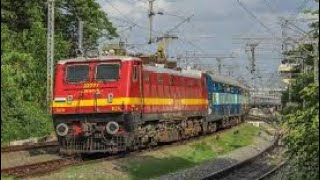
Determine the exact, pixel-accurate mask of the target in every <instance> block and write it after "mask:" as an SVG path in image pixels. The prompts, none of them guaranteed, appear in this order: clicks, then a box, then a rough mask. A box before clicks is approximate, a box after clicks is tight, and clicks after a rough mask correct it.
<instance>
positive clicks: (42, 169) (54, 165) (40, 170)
mask: <svg viewBox="0 0 320 180" xmlns="http://www.w3.org/2000/svg"><path fill="white" fill-rule="evenodd" d="M231 129H232V128H227V129H222V130H219V131H217V132H215V133H214V134H206V135H201V136H196V137H192V138H189V139H185V140H182V141H178V142H173V143H169V144H162V145H159V146H153V147H147V148H143V149H139V150H136V151H132V152H128V153H120V154H115V155H109V156H108V155H105V154H99V155H94V156H86V157H81V158H79V157H66V158H61V159H57V160H50V161H45V162H40V163H34V164H27V165H21V166H15V167H10V168H6V169H2V170H1V175H7V176H15V177H20V178H22V177H29V176H41V175H44V174H46V173H50V172H55V171H58V170H60V169H62V168H63V167H66V166H76V165H85V164H90V163H97V162H101V161H106V160H113V159H118V158H124V157H127V156H130V155H135V154H138V153H142V152H146V151H154V150H160V149H162V148H166V147H169V146H177V145H182V144H186V143H190V142H192V141H196V140H199V139H201V138H205V137H207V136H210V135H216V136H217V135H219V134H221V133H223V132H226V131H229V130H231Z"/></svg>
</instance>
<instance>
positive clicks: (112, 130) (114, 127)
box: [106, 121, 119, 135]
mask: <svg viewBox="0 0 320 180" xmlns="http://www.w3.org/2000/svg"><path fill="white" fill-rule="evenodd" d="M106 130H107V133H109V134H111V135H114V134H116V133H117V132H118V131H119V124H118V123H116V122H114V121H111V122H108V124H107V126H106Z"/></svg>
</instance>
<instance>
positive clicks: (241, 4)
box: [237, 0, 276, 38]
mask: <svg viewBox="0 0 320 180" xmlns="http://www.w3.org/2000/svg"><path fill="white" fill-rule="evenodd" d="M237 2H238V4H239V5H240V6H241V7H242V8H243V9H244V10H245V11H246V12H247V13H248V14H249V15H250V16H251V17H252V18H253V19H255V20H256V21H257V22H258V23H259V24H260V25H261V26H262V27H264V28H265V29H266V30H267V32H268V33H270V34H271V35H272V36H273V37H274V38H276V37H275V33H274V32H273V31H272V30H271V29H270V28H269V27H268V26H266V25H265V24H264V23H263V22H261V21H260V20H259V19H258V18H257V16H256V15H254V13H252V12H251V11H250V10H249V9H248V8H247V7H246V6H245V5H244V4H243V3H242V2H240V0H237Z"/></svg>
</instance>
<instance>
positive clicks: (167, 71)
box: [143, 65, 202, 79]
mask: <svg viewBox="0 0 320 180" xmlns="http://www.w3.org/2000/svg"><path fill="white" fill-rule="evenodd" d="M143 68H144V69H145V70H147V71H152V72H156V73H160V74H161V73H162V74H174V75H178V76H183V77H189V78H197V79H200V78H201V75H202V73H201V71H199V72H198V73H195V72H192V73H191V72H189V71H184V70H183V71H177V70H174V69H168V68H161V67H156V66H148V65H143Z"/></svg>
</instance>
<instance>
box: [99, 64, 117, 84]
mask: <svg viewBox="0 0 320 180" xmlns="http://www.w3.org/2000/svg"><path fill="white" fill-rule="evenodd" d="M119 72H120V65H119V64H99V65H97V67H96V80H97V81H116V80H118V79H119Z"/></svg>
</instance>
